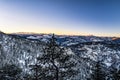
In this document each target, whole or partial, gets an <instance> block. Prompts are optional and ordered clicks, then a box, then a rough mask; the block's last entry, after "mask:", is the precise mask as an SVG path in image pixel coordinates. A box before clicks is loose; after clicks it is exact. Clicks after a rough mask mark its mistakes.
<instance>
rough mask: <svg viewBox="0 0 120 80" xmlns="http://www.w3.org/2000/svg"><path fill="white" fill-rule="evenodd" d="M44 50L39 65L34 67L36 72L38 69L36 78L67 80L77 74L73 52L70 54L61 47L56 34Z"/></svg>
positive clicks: (41, 79)
mask: <svg viewBox="0 0 120 80" xmlns="http://www.w3.org/2000/svg"><path fill="white" fill-rule="evenodd" d="M43 51H44V53H43V54H42V55H40V56H39V57H38V58H37V61H38V62H37V67H36V68H34V69H33V68H32V69H33V70H34V72H35V73H36V71H37V79H36V80H48V79H49V80H66V79H69V78H71V77H73V76H74V75H76V74H77V70H75V65H76V62H75V61H74V59H73V58H72V56H73V54H68V53H67V52H66V51H65V49H64V48H62V47H60V46H59V45H58V44H57V42H56V38H55V36H54V35H53V36H52V38H51V39H50V41H49V42H48V43H47V44H46V47H45V48H44V49H43ZM35 66H36V65H33V67H35ZM37 69H38V70H39V71H38V70H37Z"/></svg>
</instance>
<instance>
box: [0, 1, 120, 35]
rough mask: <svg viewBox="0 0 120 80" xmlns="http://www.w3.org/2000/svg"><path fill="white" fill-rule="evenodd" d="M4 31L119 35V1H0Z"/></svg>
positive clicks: (0, 20)
mask: <svg viewBox="0 0 120 80" xmlns="http://www.w3.org/2000/svg"><path fill="white" fill-rule="evenodd" d="M0 29H1V30H3V31H5V32H21V31H22V32H25V31H26V32H38V33H56V34H76V35H80V34H82V35H83V34H85V35H86V34H87V35H89V34H93V35H100V36H120V31H119V30H120V1H119V0H1V1H0Z"/></svg>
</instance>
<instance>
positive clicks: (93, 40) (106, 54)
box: [0, 32, 120, 80]
mask: <svg viewBox="0 0 120 80" xmlns="http://www.w3.org/2000/svg"><path fill="white" fill-rule="evenodd" d="M49 38H51V34H48V35H46V34H41V35H40V34H39V35H30V34H29V35H18V34H17V35H16V34H5V33H2V32H0V61H1V63H0V67H2V66H4V65H5V64H16V65H18V66H20V67H21V68H22V69H23V71H25V72H28V73H29V65H30V64H34V63H35V61H36V57H37V56H39V55H40V54H41V53H43V51H42V48H43V47H44V46H45V44H46V41H48V39H49ZM56 38H57V42H58V43H60V44H61V46H63V47H65V48H66V50H67V51H68V52H69V53H74V54H75V56H74V59H76V61H77V62H78V64H77V67H76V68H78V70H79V71H80V72H79V74H78V75H77V76H76V77H74V80H87V78H89V77H90V74H91V73H92V68H93V67H94V66H95V65H94V64H95V63H96V62H97V61H101V62H102V63H103V66H104V67H105V69H106V72H108V73H109V72H110V70H111V68H113V67H115V68H117V69H120V44H119V42H118V43H117V42H114V40H113V39H112V38H111V37H96V36H63V35H62V36H58V35H57V36H56Z"/></svg>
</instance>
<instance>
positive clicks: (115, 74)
mask: <svg viewBox="0 0 120 80" xmlns="http://www.w3.org/2000/svg"><path fill="white" fill-rule="evenodd" d="M111 74H112V79H113V80H120V70H117V69H116V68H114V69H113V71H111Z"/></svg>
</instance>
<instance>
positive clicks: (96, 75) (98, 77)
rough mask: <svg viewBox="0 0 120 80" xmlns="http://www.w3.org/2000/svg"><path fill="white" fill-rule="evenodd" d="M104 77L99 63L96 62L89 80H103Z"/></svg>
mask: <svg viewBox="0 0 120 80" xmlns="http://www.w3.org/2000/svg"><path fill="white" fill-rule="evenodd" d="M105 77H106V75H105V72H104V71H103V70H102V66H101V62H100V61H98V62H97V63H96V65H95V68H94V70H93V73H92V75H91V80H105Z"/></svg>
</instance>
